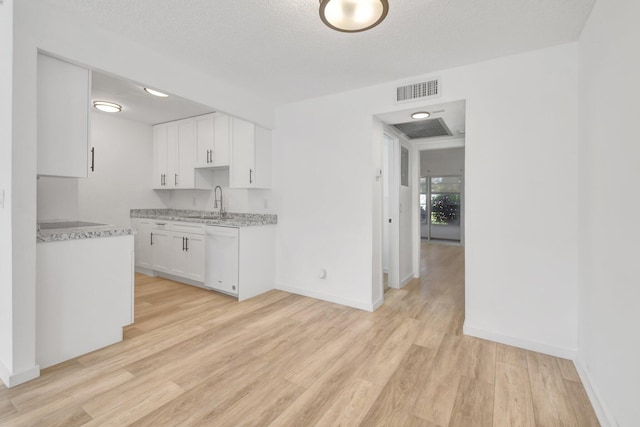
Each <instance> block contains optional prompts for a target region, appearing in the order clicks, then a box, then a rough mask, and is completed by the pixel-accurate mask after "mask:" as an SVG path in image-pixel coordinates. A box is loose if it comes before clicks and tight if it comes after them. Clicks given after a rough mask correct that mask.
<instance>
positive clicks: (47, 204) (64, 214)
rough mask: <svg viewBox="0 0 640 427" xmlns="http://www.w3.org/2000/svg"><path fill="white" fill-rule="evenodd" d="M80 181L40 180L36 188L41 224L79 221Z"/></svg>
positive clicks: (61, 179) (47, 178) (76, 179)
mask: <svg viewBox="0 0 640 427" xmlns="http://www.w3.org/2000/svg"><path fill="white" fill-rule="evenodd" d="M78 181H79V179H78V178H56V177H44V176H43V177H39V178H38V182H37V184H36V185H37V187H36V188H37V204H38V213H37V218H38V221H39V222H40V221H47V220H61V219H66V220H78V219H79V216H80V202H79V200H78Z"/></svg>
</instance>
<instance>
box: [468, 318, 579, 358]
mask: <svg viewBox="0 0 640 427" xmlns="http://www.w3.org/2000/svg"><path fill="white" fill-rule="evenodd" d="M462 332H463V333H464V334H465V335H469V336H472V337H476V338H482V339H485V340H489V341H495V342H499V343H501V344H506V345H510V346H513V347H519V348H523V349H525V350H531V351H536V352H538V353H544V354H548V355H550V356H555V357H560V358H562V359H571V360H574V359H575V357H576V350H575V349H570V348H565V347H558V346H555V345H549V344H543V343H540V342H537V341H530V340H526V339H522V338H516V337H510V336H507V335H502V334H499V333H496V332H491V331H487V330H484V329H480V328H476V327H473V326H469V325H468V324H467V322H466V321H465V322H464V325H463V326H462Z"/></svg>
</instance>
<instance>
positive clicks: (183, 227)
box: [171, 222, 204, 235]
mask: <svg viewBox="0 0 640 427" xmlns="http://www.w3.org/2000/svg"><path fill="white" fill-rule="evenodd" d="M171 229H172V230H173V231H176V232H178V233H191V234H201V235H204V225H202V224H198V223H189V222H173V223H172V224H171Z"/></svg>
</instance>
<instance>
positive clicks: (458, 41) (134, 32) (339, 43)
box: [41, 0, 595, 102]
mask: <svg viewBox="0 0 640 427" xmlns="http://www.w3.org/2000/svg"><path fill="white" fill-rule="evenodd" d="M41 1H44V2H46V3H49V4H52V5H54V6H56V7H59V8H62V9H66V10H68V11H69V12H70V13H72V14H75V15H77V16H78V17H80V18H81V19H85V20H87V21H88V22H90V23H93V24H95V25H97V26H100V27H103V28H105V29H108V30H110V31H115V32H118V33H120V34H121V35H123V36H125V37H127V38H128V39H130V40H133V41H135V42H138V43H140V44H142V45H146V46H148V47H150V48H153V49H155V50H158V51H162V52H164V53H166V54H168V55H171V56H173V57H175V58H177V59H179V60H182V61H184V62H186V63H190V64H191V65H193V66H196V67H198V68H201V69H203V70H204V71H206V72H208V73H210V74H212V75H214V76H216V77H218V78H220V79H222V80H224V81H228V82H230V83H234V84H237V85H241V86H244V87H246V88H248V89H250V90H253V91H255V92H256V93H257V94H258V95H260V96H264V97H267V98H270V99H272V100H274V101H276V102H289V101H295V100H300V99H304V98H309V97H314V96H320V95H325V94H328V93H334V92H339V91H343V90H348V89H354V88H358V87H364V86H369V85H372V84H377V83H381V82H385V81H389V80H395V79H402V78H406V77H410V76H414V75H417V74H426V73H430V72H433V71H438V70H442V69H447V68H451V67H454V66H459V65H465V64H470V63H474V62H478V61H482V60H486V59H491V58H495V57H499V56H504V55H510V54H515V53H520V52H525V51H528V50H533V49H539V48H543V47H547V46H552V45H556V44H561V43H565V42H569V41H573V40H576V39H577V38H578V36H579V34H580V32H581V30H582V27H583V26H584V23H585V21H586V19H587V17H588V15H589V12H590V11H591V8H592V6H593V3H594V2H595V0H390V1H389V3H390V7H389V15H388V16H387V19H386V20H385V21H384V22H383V23H382V24H381V25H379V26H378V27H376V28H374V29H372V30H370V31H367V32H363V33H356V34H346V33H339V32H336V31H332V30H330V29H329V28H328V27H326V26H325V25H324V24H322V22H321V21H320V19H319V17H318V5H319V2H318V1H317V0H260V1H258V0H215V1H211V0H93V1H86V0H41ZM160 89H162V88H160Z"/></svg>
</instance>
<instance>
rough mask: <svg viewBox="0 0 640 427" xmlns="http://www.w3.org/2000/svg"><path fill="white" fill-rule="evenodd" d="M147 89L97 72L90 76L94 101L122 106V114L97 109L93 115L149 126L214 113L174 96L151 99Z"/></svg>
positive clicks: (210, 109)
mask: <svg viewBox="0 0 640 427" xmlns="http://www.w3.org/2000/svg"><path fill="white" fill-rule="evenodd" d="M144 87H145V85H143V84H138V83H134V82H131V81H129V80H125V79H121V78H116V77H111V76H108V75H106V74H102V73H98V72H96V71H94V72H93V73H92V74H91V100H92V101H108V102H115V103H116V104H120V105H121V106H122V111H120V112H119V113H105V112H102V111H100V110H97V109H95V110H93V111H95V112H96V113H98V114H108V115H111V116H115V117H120V118H123V119H128V120H134V121H137V122H142V123H146V124H149V125H155V124H158V123H164V122H169V121H172V120H178V119H184V118H185V117H194V116H199V115H202V114H207V113H211V112H213V111H214V110H213V109H212V108H210V107H206V106H204V105H200V104H197V103H195V102H193V101H189V100H186V99H183V98H180V97H178V96H175V95H170V96H169V97H168V98H159V97H157V96H153V95H149V94H148V93H147V92H145V91H144Z"/></svg>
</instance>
